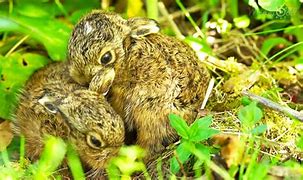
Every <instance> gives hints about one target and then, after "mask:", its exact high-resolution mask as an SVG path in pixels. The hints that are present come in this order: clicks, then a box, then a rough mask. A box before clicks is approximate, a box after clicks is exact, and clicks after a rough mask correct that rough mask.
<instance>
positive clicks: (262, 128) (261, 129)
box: [251, 124, 267, 135]
mask: <svg viewBox="0 0 303 180" xmlns="http://www.w3.org/2000/svg"><path fill="white" fill-rule="evenodd" d="M266 129H267V126H266V125H265V124H262V125H259V126H257V127H255V128H254V129H253V130H252V131H251V132H252V134H255V135H259V134H262V133H264V132H265V131H266Z"/></svg>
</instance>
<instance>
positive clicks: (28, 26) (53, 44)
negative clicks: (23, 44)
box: [0, 14, 71, 61]
mask: <svg viewBox="0 0 303 180" xmlns="http://www.w3.org/2000/svg"><path fill="white" fill-rule="evenodd" d="M6 31H15V32H20V33H23V34H27V35H29V36H30V37H32V38H33V39H35V40H36V41H38V42H40V43H41V44H43V45H44V47H45V48H46V50H47V52H48V54H49V56H50V57H51V58H52V59H53V60H56V61H59V60H64V59H66V50H67V43H68V39H69V35H70V32H71V28H70V27H68V26H67V25H66V24H64V23H62V22H60V21H58V20H56V19H46V18H30V17H24V16H16V15H13V14H12V15H11V16H10V17H6V16H0V32H6Z"/></svg>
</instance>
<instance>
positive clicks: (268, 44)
mask: <svg viewBox="0 0 303 180" xmlns="http://www.w3.org/2000/svg"><path fill="white" fill-rule="evenodd" d="M279 44H284V45H286V46H289V45H291V44H292V43H291V42H289V41H287V40H286V39H284V38H281V37H274V38H267V39H266V40H265V41H264V42H263V44H262V47H261V52H262V53H263V54H264V55H268V53H269V52H270V50H271V49H272V48H274V47H275V46H277V45H279Z"/></svg>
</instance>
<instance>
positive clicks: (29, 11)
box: [14, 3, 50, 18]
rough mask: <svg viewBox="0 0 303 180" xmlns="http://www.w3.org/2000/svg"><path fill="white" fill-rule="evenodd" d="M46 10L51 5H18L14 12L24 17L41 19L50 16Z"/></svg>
mask: <svg viewBox="0 0 303 180" xmlns="http://www.w3.org/2000/svg"><path fill="white" fill-rule="evenodd" d="M46 8H50V5H48V6H47V7H45V6H43V5H42V4H40V3H39V4H37V3H34V4H32V3H21V5H20V4H19V5H17V6H16V7H15V8H14V10H15V11H17V12H18V13H19V14H21V15H23V16H28V17H36V18H41V17H49V16H50V13H49V11H47V9H46ZM48 10H49V9H48Z"/></svg>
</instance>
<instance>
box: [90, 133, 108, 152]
mask: <svg viewBox="0 0 303 180" xmlns="http://www.w3.org/2000/svg"><path fill="white" fill-rule="evenodd" d="M86 141H87V144H88V145H89V146H90V147H92V148H94V149H100V148H101V147H103V146H104V143H103V141H102V139H101V137H100V135H99V134H97V133H89V134H88V135H87V136H86Z"/></svg>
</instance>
